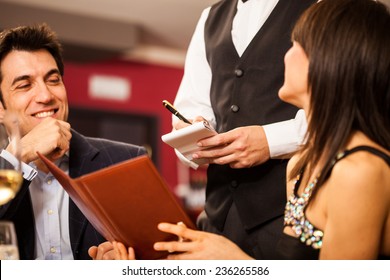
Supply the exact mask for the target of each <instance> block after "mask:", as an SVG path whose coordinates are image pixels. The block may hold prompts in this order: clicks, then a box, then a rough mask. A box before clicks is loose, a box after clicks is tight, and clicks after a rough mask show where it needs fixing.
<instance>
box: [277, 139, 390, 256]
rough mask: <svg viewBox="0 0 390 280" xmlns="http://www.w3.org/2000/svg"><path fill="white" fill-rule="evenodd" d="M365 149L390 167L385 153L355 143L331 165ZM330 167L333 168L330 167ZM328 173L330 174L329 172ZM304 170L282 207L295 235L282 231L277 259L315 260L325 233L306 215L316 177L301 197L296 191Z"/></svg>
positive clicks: (389, 160)
mask: <svg viewBox="0 0 390 280" xmlns="http://www.w3.org/2000/svg"><path fill="white" fill-rule="evenodd" d="M362 150H364V151H367V152H370V153H372V154H374V155H376V156H379V157H381V158H382V159H384V160H385V161H386V163H387V165H389V166H390V157H389V156H388V155H386V154H385V153H383V152H381V151H379V150H377V149H375V148H372V147H369V146H358V147H355V148H353V149H351V150H346V151H344V152H342V153H340V154H338V155H337V157H336V159H335V161H334V163H333V166H334V165H335V164H336V163H337V162H338V161H339V160H341V159H343V158H345V157H346V156H348V155H350V154H352V153H354V152H357V151H362ZM333 166H332V168H333ZM330 172H331V171H330ZM330 172H329V173H330ZM302 175H303V171H302V172H301V174H300V175H299V176H298V178H297V180H296V181H295V184H294V190H293V194H292V195H291V197H290V198H289V200H288V202H287V204H286V209H285V217H284V221H285V225H286V226H291V227H292V229H293V231H294V232H295V233H296V235H297V236H298V237H293V236H290V235H288V234H285V233H283V235H282V237H281V238H280V240H279V242H278V244H277V247H276V251H277V257H278V259H282V260H316V259H319V255H320V249H321V246H322V238H323V235H324V232H323V231H322V230H320V229H318V228H316V227H315V226H314V225H313V224H312V223H311V222H310V221H309V220H308V219H306V216H305V208H306V207H307V205H308V203H309V201H310V197H311V194H312V191H313V189H314V187H316V180H314V181H313V182H311V183H310V184H309V185H308V186H307V187H306V188H305V189H304V191H303V193H302V195H301V196H298V194H297V190H298V188H299V184H300V182H301V181H300V178H302ZM378 258H379V259H389V258H390V256H378Z"/></svg>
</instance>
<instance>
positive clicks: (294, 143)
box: [263, 109, 307, 158]
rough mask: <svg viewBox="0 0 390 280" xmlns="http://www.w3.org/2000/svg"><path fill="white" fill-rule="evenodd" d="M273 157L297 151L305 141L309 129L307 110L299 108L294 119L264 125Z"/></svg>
mask: <svg viewBox="0 0 390 280" xmlns="http://www.w3.org/2000/svg"><path fill="white" fill-rule="evenodd" d="M263 128H264V132H265V135H266V137H267V141H268V146H269V151H270V154H271V158H276V157H280V156H283V155H286V154H289V153H292V152H295V151H296V150H297V149H298V148H299V146H300V145H302V144H303V142H304V137H305V134H306V130H307V121H306V116H305V111H303V110H302V109H301V110H299V111H298V112H297V114H296V116H295V118H294V119H291V120H287V121H283V122H277V123H273V124H268V125H264V126H263Z"/></svg>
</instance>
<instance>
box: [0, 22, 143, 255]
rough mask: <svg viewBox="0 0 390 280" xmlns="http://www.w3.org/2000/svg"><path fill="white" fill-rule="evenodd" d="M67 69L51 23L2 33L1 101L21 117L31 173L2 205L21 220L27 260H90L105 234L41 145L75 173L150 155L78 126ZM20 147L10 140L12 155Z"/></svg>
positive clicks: (6, 215)
mask: <svg viewBox="0 0 390 280" xmlns="http://www.w3.org/2000/svg"><path fill="white" fill-rule="evenodd" d="M63 75H64V64H63V60H62V50H61V45H60V43H59V42H58V39H57V36H56V34H55V33H54V32H53V31H52V30H50V28H49V27H48V26H47V25H46V24H42V25H37V26H22V27H17V28H14V29H9V30H4V31H3V32H1V33H0V100H1V103H2V105H3V107H4V108H5V110H7V111H12V112H14V113H15V114H16V115H17V118H18V121H19V125H20V131H21V141H20V142H21V150H22V161H23V177H24V182H23V185H22V187H21V189H20V191H19V192H18V194H17V195H16V197H15V198H14V199H13V200H12V201H10V202H9V203H8V204H6V205H3V206H1V207H0V219H7V220H11V221H13V222H14V224H15V228H16V234H17V238H18V245H19V255H20V258H21V259H89V258H90V257H89V255H88V249H89V248H90V247H91V246H96V245H99V244H100V243H102V242H104V241H105V239H104V238H103V237H102V236H101V235H100V234H99V233H98V232H97V231H96V230H95V229H94V228H93V227H92V225H91V224H90V223H89V222H88V220H87V219H86V218H85V216H84V215H83V214H82V213H81V212H80V210H79V209H78V208H77V207H76V205H75V204H74V203H73V201H72V200H71V199H70V198H69V197H68V195H67V193H66V192H65V191H64V190H63V188H62V187H61V185H60V184H59V182H57V181H56V180H55V178H54V177H53V176H52V175H51V174H50V173H48V171H47V169H46V168H45V167H44V165H43V163H42V162H41V161H40V160H39V159H38V156H37V152H40V153H41V154H43V155H45V156H46V157H48V158H49V159H51V160H52V161H53V162H55V163H56V164H57V165H58V166H59V167H60V168H61V169H62V170H64V171H65V172H67V173H69V175H70V176H71V177H79V176H81V175H83V174H86V173H90V172H93V171H96V170H98V169H101V168H104V167H107V166H109V165H111V164H114V163H117V162H120V161H124V160H127V159H129V158H133V157H136V156H139V155H142V154H145V149H144V148H142V147H139V146H135V145H130V144H125V143H119V142H113V141H109V140H104V139H94V138H89V137H85V136H83V135H81V134H79V133H77V132H76V131H74V130H72V129H71V126H70V124H69V123H68V122H67V118H68V112H69V109H68V100H67V94H66V88H65V85H64V83H63ZM13 153H14V151H13V150H12V147H11V146H8V147H7V148H6V149H4V150H2V151H1V154H0V156H1V157H2V158H3V159H5V160H8V161H9V162H12V158H13V157H14V156H13ZM107 187H109V186H107Z"/></svg>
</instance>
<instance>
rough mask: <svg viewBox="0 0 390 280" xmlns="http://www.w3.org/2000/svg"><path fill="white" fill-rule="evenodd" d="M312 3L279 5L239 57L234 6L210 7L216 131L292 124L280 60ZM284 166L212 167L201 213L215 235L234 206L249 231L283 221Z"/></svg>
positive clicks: (232, 0)
mask: <svg viewBox="0 0 390 280" xmlns="http://www.w3.org/2000/svg"><path fill="white" fill-rule="evenodd" d="M314 2H316V1H315V0H280V1H279V2H278V4H277V5H276V7H275V8H274V10H273V11H272V13H271V14H270V16H269V17H268V19H267V20H266V22H265V23H264V25H263V26H262V28H261V29H260V30H259V32H258V33H257V34H256V35H255V37H254V39H253V40H252V41H251V43H250V44H249V45H248V47H247V49H246V50H245V52H244V53H243V55H242V56H241V57H239V55H238V54H237V52H236V49H235V47H234V45H233V41H232V37H231V30H232V22H233V18H234V15H235V14H236V10H237V0H223V1H220V2H218V3H217V4H215V5H213V6H212V8H211V10H210V14H209V16H208V19H207V21H206V24H205V30H204V32H205V35H204V36H205V44H206V55H207V60H208V62H209V65H210V67H211V70H212V81H211V89H210V98H211V105H212V108H213V110H214V114H215V117H216V122H217V130H218V131H219V132H225V131H228V130H231V129H234V128H236V127H240V126H247V125H265V124H270V123H274V122H279V121H283V120H288V119H291V118H294V116H295V114H296V112H297V108H295V107H293V106H291V105H289V104H287V103H284V102H283V101H281V100H280V99H279V97H278V90H279V88H280V87H281V86H282V84H283V80H284V62H283V61H284V60H283V59H284V55H285V53H286V52H287V50H288V49H289V48H290V47H291V39H290V38H291V31H292V28H293V26H294V24H295V22H296V20H297V19H298V17H299V15H300V14H301V13H302V12H303V11H304V10H305V9H306V8H307V7H308V6H309V5H311V4H312V3H314ZM286 163H287V161H286V160H284V161H283V160H269V161H268V162H267V163H265V164H262V165H260V166H256V167H252V168H244V169H231V168H230V167H229V166H219V165H210V166H209V168H208V182H207V189H206V206H205V210H206V212H207V214H208V217H209V218H210V219H211V221H212V222H213V224H214V226H216V227H217V228H218V229H219V230H222V229H223V227H224V223H225V219H226V215H227V212H228V211H229V208H230V206H231V204H232V202H233V201H234V203H235V204H236V207H237V209H238V212H239V214H240V217H241V220H242V222H243V224H244V227H245V228H246V229H247V230H249V229H252V228H254V227H256V226H258V225H261V224H263V223H265V222H267V221H269V220H271V219H273V218H276V217H278V216H281V215H283V211H284V206H285V203H286V187H285V185H286V174H285V173H286Z"/></svg>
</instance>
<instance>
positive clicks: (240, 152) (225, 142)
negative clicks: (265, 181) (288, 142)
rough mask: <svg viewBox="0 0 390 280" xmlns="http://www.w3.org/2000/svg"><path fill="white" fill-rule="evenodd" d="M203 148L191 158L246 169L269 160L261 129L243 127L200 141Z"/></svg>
mask: <svg viewBox="0 0 390 280" xmlns="http://www.w3.org/2000/svg"><path fill="white" fill-rule="evenodd" d="M198 145H199V146H201V147H203V148H205V149H204V150H202V151H198V152H196V153H195V154H194V155H193V158H206V159H207V160H208V162H209V163H214V164H220V165H223V164H229V165H230V167H232V168H247V167H252V166H256V165H259V164H262V163H264V162H266V161H267V160H269V159H270V152H269V148H268V142H267V138H266V136H265V132H264V129H263V127H261V126H245V127H239V128H236V129H233V130H230V131H228V132H225V133H220V134H218V135H215V136H212V137H209V138H206V139H203V140H200V141H199V142H198Z"/></svg>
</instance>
